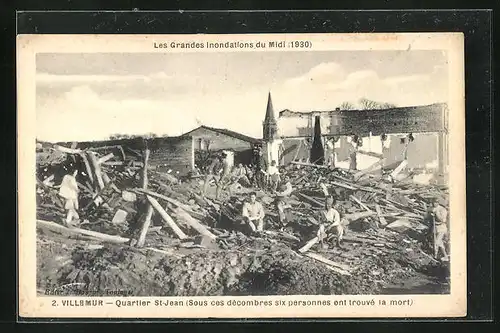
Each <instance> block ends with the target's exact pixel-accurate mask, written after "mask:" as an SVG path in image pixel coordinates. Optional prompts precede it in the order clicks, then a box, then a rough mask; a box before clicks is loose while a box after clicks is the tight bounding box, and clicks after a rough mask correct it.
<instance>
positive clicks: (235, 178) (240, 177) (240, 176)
mask: <svg viewBox="0 0 500 333" xmlns="http://www.w3.org/2000/svg"><path fill="white" fill-rule="evenodd" d="M231 181H232V183H233V184H236V183H239V184H241V185H243V186H245V187H250V185H251V184H250V179H249V178H248V172H247V169H246V168H245V167H244V166H243V164H242V163H238V165H237V166H236V167H235V168H234V170H233V174H232V179H231Z"/></svg>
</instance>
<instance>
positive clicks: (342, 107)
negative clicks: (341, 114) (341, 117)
mask: <svg viewBox="0 0 500 333" xmlns="http://www.w3.org/2000/svg"><path fill="white" fill-rule="evenodd" d="M339 109H340V110H354V109H356V108H355V107H354V104H352V103H351V102H342V104H340V106H339Z"/></svg>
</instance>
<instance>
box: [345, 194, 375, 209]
mask: <svg viewBox="0 0 500 333" xmlns="http://www.w3.org/2000/svg"><path fill="white" fill-rule="evenodd" d="M349 198H351V200H353V201H354V202H356V203H357V204H358V205H360V206H361V208H363V209H364V210H366V211H367V212H371V211H372V210H371V209H370V208H368V207H367V206H366V205H365V204H364V203H362V202H361V201H360V200H359V199H358V198H356V197H355V196H354V195H352V194H351V195H350V196H349Z"/></svg>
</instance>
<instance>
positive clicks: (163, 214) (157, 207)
mask: <svg viewBox="0 0 500 333" xmlns="http://www.w3.org/2000/svg"><path fill="white" fill-rule="evenodd" d="M146 198H147V199H148V201H149V203H150V204H151V206H153V208H154V209H155V210H156V211H157V212H158V214H160V216H161V217H162V218H163V220H164V221H165V222H166V223H167V224H168V226H169V227H170V228H171V229H172V230H173V232H174V233H175V234H176V235H177V237H179V239H186V238H187V235H186V234H185V233H184V232H183V231H182V230H181V229H180V228H179V227H178V226H177V224H176V223H175V222H174V220H173V219H172V218H171V217H170V215H168V214H167V212H166V211H165V210H164V209H163V207H162V206H161V205H160V203H159V202H158V201H156V199H155V198H153V197H151V196H149V195H147V196H146Z"/></svg>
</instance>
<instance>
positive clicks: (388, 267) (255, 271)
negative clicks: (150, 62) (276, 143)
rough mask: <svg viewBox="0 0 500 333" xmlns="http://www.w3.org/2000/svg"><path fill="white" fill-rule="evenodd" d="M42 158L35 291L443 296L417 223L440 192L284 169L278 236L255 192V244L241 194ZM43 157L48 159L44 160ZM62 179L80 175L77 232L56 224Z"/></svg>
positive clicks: (100, 154) (103, 161)
mask: <svg viewBox="0 0 500 333" xmlns="http://www.w3.org/2000/svg"><path fill="white" fill-rule="evenodd" d="M52 151H53V152H54V154H57V155H58V156H59V157H57V159H54V158H51V157H50V156H49V157H47V156H45V157H44V160H51V161H52V160H54V161H55V162H54V163H52V164H50V167H47V165H49V164H45V165H39V172H38V174H37V177H38V179H37V209H38V211H37V218H38V222H37V228H38V239H37V241H38V246H37V251H38V253H37V255H38V258H39V260H38V266H39V267H38V275H37V282H38V287H39V288H40V290H45V289H46V288H53V289H54V288H55V289H59V292H61V293H63V294H64V293H66V294H72V293H73V294H74V293H75V292H77V291H79V290H86V291H94V292H96V293H97V294H99V295H105V293H106V290H128V291H129V292H130V295H142V296H147V295H157V296H162V295H177V296H186V295H190V296H195V295H259V294H267V295H269V294H281V295H286V294H303V295H304V294H370V293H371V294H373V293H382V292H384V290H386V289H387V288H390V287H391V286H400V287H402V288H404V287H408V288H409V287H411V286H412V281H413V282H415V281H420V282H419V283H420V284H422V283H429V284H431V283H434V284H439V285H440V286H441V287H442V288H444V289H446V288H448V283H447V279H446V277H447V274H448V273H447V270H448V267H447V264H445V263H442V262H439V261H437V260H435V259H434V258H433V257H432V256H430V255H429V254H428V253H431V250H430V248H429V245H428V237H429V230H430V225H429V222H428V221H426V220H425V219H424V215H425V212H426V210H427V208H426V202H427V200H428V199H429V198H431V197H435V198H440V200H441V201H442V204H443V205H445V206H447V202H446V198H447V189H446V188H445V187H443V186H438V185H418V184H415V183H413V182H411V180H408V179H404V177H405V175H404V174H403V173H402V172H400V173H399V175H402V176H403V178H402V177H401V176H399V175H394V174H392V175H391V177H390V178H386V177H384V176H382V175H378V174H376V172H375V173H373V172H372V173H369V172H357V173H353V172H350V171H348V170H342V169H329V168H328V167H323V166H318V165H308V164H306V163H292V164H291V165H289V166H287V167H286V168H285V169H284V171H283V173H284V174H285V175H287V176H289V178H290V181H291V183H292V184H293V188H294V192H293V193H292V194H291V196H290V198H289V204H290V208H289V209H287V211H286V215H287V220H288V221H289V223H288V224H287V225H286V227H285V228H281V225H280V222H279V221H278V214H277V213H276V208H275V204H274V202H275V198H274V194H273V193H271V192H270V191H267V190H259V191H258V200H259V201H260V202H262V204H263V205H264V207H265V212H266V217H265V219H264V222H265V223H264V225H265V231H264V232H263V233H261V234H258V235H254V234H251V233H250V232H249V230H248V226H247V225H245V224H244V223H243V222H242V220H241V218H240V215H241V209H242V205H243V202H244V200H246V198H247V196H248V195H247V194H248V192H250V191H252V189H245V188H241V187H240V188H237V189H236V190H234V191H231V194H229V193H228V191H226V192H225V193H224V196H223V197H222V198H221V200H220V201H219V200H215V199H212V198H211V195H207V196H202V195H201V194H200V188H201V186H202V181H203V179H201V178H200V177H197V176H193V177H187V178H183V179H181V178H178V177H175V176H173V175H171V174H169V173H167V172H160V171H159V170H154V169H151V168H148V163H147V155H148V154H147V153H145V154H141V153H137V152H133V153H131V152H129V151H128V150H125V149H123V148H121V147H111V148H109V149H107V150H106V149H93V148H88V149H85V150H80V149H76V148H65V147H54V148H52ZM61 153H62V154H63V155H64V156H65V158H61V157H60V155H61ZM45 154H46V155H50V154H47V150H46V149H45ZM40 160H41V159H40ZM71 168H77V169H78V170H79V172H78V175H77V177H76V179H77V181H78V187H79V189H80V192H79V193H80V197H79V203H80V207H79V210H78V212H79V215H80V220H79V223H78V224H76V225H67V224H66V222H65V217H66V213H65V209H64V201H63V199H61V197H60V196H59V195H58V185H59V184H60V182H61V181H60V179H61V178H62V177H63V175H64V173H68V172H70V170H71ZM68 170H69V171H68ZM400 171H401V170H400ZM52 172H53V173H52ZM396 176H399V178H398V177H396ZM330 195H333V196H334V197H335V198H336V199H337V203H336V207H338V208H339V211H340V213H341V216H342V217H343V223H345V227H346V234H345V236H344V239H343V246H342V247H341V248H339V247H336V246H335V245H334V242H333V241H332V240H331V239H329V241H327V242H324V243H323V244H319V242H318V241H317V239H316V240H315V237H316V233H317V230H318V227H319V224H320V220H319V213H320V209H321V208H322V207H323V206H324V202H325V197H327V196H330ZM429 272H432V274H430V273H429ZM430 275H431V276H430ZM422 281H425V282H422ZM415 283H416V282H415ZM395 288H397V287H395ZM442 291H443V290H442V289H439V292H442Z"/></svg>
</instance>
